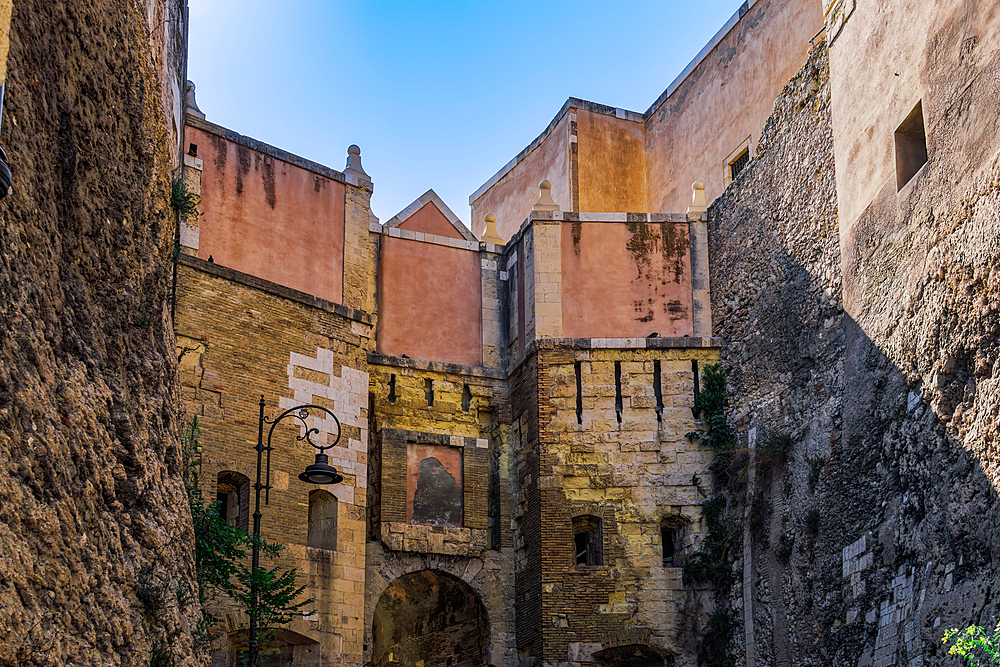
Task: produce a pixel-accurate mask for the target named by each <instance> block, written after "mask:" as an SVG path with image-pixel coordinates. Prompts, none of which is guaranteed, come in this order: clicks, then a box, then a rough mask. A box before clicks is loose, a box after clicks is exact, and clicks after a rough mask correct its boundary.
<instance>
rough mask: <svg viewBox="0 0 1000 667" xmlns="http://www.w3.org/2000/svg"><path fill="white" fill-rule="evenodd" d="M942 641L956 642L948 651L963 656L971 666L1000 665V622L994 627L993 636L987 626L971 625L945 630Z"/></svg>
mask: <svg viewBox="0 0 1000 667" xmlns="http://www.w3.org/2000/svg"><path fill="white" fill-rule="evenodd" d="M941 641H943V642H944V643H946V644H947V643H948V642H954V643H955V645H954V646H952V647H951V648H949V649H948V653H950V654H951V655H957V656H961V657H962V659H963V661H964V662H965V664H966V665H968V666H969V667H986V666H987V665H1000V623H997V625H996V627H995V628H993V634H992V636H991V635H989V634H988V633H987V632H986V629H985V628H983V627H980V626H978V625H970V626H969V627H967V628H965V629H964V630H959V629H958V628H952V629H950V630H945V633H944V637H942V638H941Z"/></svg>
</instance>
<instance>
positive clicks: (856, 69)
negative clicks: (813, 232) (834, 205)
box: [828, 0, 1000, 235]
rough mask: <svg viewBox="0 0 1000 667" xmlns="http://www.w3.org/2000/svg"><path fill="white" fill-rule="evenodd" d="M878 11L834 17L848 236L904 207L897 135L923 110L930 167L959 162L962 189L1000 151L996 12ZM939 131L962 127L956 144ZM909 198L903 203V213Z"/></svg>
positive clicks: (841, 199)
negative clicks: (865, 216) (885, 200)
mask: <svg viewBox="0 0 1000 667" xmlns="http://www.w3.org/2000/svg"><path fill="white" fill-rule="evenodd" d="M878 7H879V8H878V9H876V6H874V5H872V4H871V3H866V2H858V3H857V6H856V7H855V4H854V3H853V2H840V3H834V7H833V8H832V9H831V11H830V13H829V15H828V16H829V21H830V27H829V28H828V33H829V35H828V39H829V41H830V70H831V72H832V79H831V86H832V94H833V95H832V100H833V101H832V107H833V138H834V150H835V153H836V155H837V166H838V169H837V201H838V204H839V206H840V221H841V222H840V224H841V234H842V235H844V234H847V233H848V231H849V230H850V229H851V227H852V226H853V225H854V224H855V223H856V222H857V220H858V218H859V217H860V216H861V214H862V213H863V212H864V210H865V209H866V208H868V206H869V205H870V204H872V202H874V201H875V200H876V199H881V198H882V197H883V195H884V196H886V197H890V198H892V199H896V198H897V195H896V189H897V188H896V166H895V164H896V162H895V151H894V147H893V143H894V142H893V133H894V131H895V130H896V128H897V127H898V126H899V125H900V123H902V122H903V120H904V119H905V118H906V116H907V114H909V113H910V111H911V110H912V109H913V107H914V106H915V105H916V103H917V102H922V107H923V115H924V125H925V128H926V137H927V149H928V153H929V154H930V159H932V160H933V159H934V155H935V154H937V155H940V154H942V153H943V152H947V153H949V154H954V155H955V156H956V159H954V160H952V161H951V162H950V163H949V168H950V169H952V170H954V171H953V176H952V178H953V179H954V180H955V181H956V182H957V181H961V180H965V179H969V178H974V177H976V176H977V175H978V173H979V172H980V171H981V170H982V169H983V168H984V167H985V165H987V164H989V158H990V157H991V155H992V150H993V149H995V146H996V136H997V133H998V121H997V116H998V104H997V102H996V99H995V95H992V94H990V93H987V92H986V91H987V90H988V88H989V87H988V86H986V85H985V83H984V78H985V79H987V80H988V79H989V77H990V75H991V71H994V70H993V67H994V65H993V63H994V62H995V55H996V53H997V51H998V50H1000V8H998V7H997V5H996V3H990V2H968V1H967V0H944V1H942V2H934V3H929V4H926V5H922V6H921V8H920V11H910V10H909V9H908V8H906V7H905V6H904V5H901V4H897V3H890V4H887V5H885V6H884V7H883V6H881V5H879V6H878ZM994 89H995V86H994ZM942 123H948V124H956V123H957V129H956V130H948V131H947V137H948V141H949V142H950V143H945V142H944V140H943V139H944V136H943V135H944V134H945V131H944V130H943V128H942V127H941V124H942ZM957 156H962V158H960V159H958V158H957ZM841 164H843V165H844V168H841ZM848 165H850V167H849V168H848ZM918 178H919V177H918ZM910 189H912V188H907V189H906V191H904V192H900V194H899V196H898V197H899V201H900V206H901V207H902V208H904V209H905V208H907V205H906V203H905V202H904V199H905V197H906V193H907V192H909V190H910Z"/></svg>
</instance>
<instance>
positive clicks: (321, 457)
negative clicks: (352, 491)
mask: <svg viewBox="0 0 1000 667" xmlns="http://www.w3.org/2000/svg"><path fill="white" fill-rule="evenodd" d="M299 479H301V480H302V481H303V482H305V483H307V484H339V483H340V482H343V481H344V478H343V476H341V474H340V473H339V472H337V469H336V468H334V467H333V466H332V465H330V463H329V458H328V457H327V455H326V454H317V455H316V463H314V464H312V465H311V466H307V467H306V471H305V472H304V473H302V474H301V475H299Z"/></svg>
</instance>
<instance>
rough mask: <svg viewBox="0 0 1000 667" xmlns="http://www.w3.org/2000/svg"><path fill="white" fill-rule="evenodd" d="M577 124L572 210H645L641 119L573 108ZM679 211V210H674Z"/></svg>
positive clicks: (643, 146) (643, 145)
mask: <svg viewBox="0 0 1000 667" xmlns="http://www.w3.org/2000/svg"><path fill="white" fill-rule="evenodd" d="M574 111H575V113H576V126H577V145H578V147H579V148H578V149H577V156H578V157H577V164H578V167H577V173H578V174H579V176H578V180H577V184H576V187H575V188H574V189H576V190H577V191H578V192H579V205H578V206H577V208H571V207H570V206H569V205H568V204H569V202H567V203H566V205H564V206H562V208H563V209H564V210H575V211H649V210H652V209H650V208H648V206H647V203H646V147H645V138H646V131H645V127H644V126H643V124H642V123H641V122H637V121H635V120H628V119H625V118H617V117H615V116H609V115H607V114H603V113H598V112H595V111H589V110H587V109H574ZM677 210H682V209H677Z"/></svg>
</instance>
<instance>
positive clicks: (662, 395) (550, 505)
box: [512, 338, 718, 665]
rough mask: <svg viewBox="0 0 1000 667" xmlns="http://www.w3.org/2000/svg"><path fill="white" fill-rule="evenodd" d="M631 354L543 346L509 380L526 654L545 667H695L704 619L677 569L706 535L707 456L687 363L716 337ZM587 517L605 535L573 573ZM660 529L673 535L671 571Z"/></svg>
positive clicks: (661, 342) (713, 352)
mask: <svg viewBox="0 0 1000 667" xmlns="http://www.w3.org/2000/svg"><path fill="white" fill-rule="evenodd" d="M623 342H624V341H618V340H617V339H615V340H614V341H603V340H601V339H593V340H579V339H577V340H570V339H563V340H559V341H552V340H547V341H539V342H536V343H534V344H533V345H532V347H531V348H529V351H528V359H526V361H525V362H524V364H522V368H520V369H518V370H517V371H515V373H514V375H515V377H517V376H518V375H520V374H527V375H526V376H525V379H524V380H523V381H521V382H517V381H515V383H514V387H513V388H512V402H513V403H514V405H515V406H520V405H522V404H523V406H524V407H523V411H522V412H520V414H518V413H517V412H515V420H514V429H513V430H514V435H513V440H514V442H515V444H514V446H513V447H514V450H515V452H516V456H515V457H514V459H513V464H514V466H515V469H514V471H512V478H513V479H516V480H517V481H518V485H517V486H516V487H515V498H514V504H515V506H514V513H513V518H514V526H515V530H514V545H515V547H516V548H517V550H518V551H517V554H518V555H517V561H516V568H517V572H518V577H517V582H518V584H517V585H518V602H517V604H518V621H519V626H518V644H519V648H521V649H522V650H524V651H525V653H526V655H531V656H535V657H536V658H540V659H542V660H544V661H545V662H546V663H565V662H569V663H587V662H595V661H598V660H611V661H612V662H613V659H612V653H611V652H612V651H613V650H614V649H618V648H621V646H623V645H628V646H629V647H630V649H629V650H633V651H637V652H638V653H637V654H636V655H635V656H633V658H632V659H634V660H640V659H641V660H646V661H648V660H654V661H660V660H664V659H670V660H674V659H676V664H681V665H687V664H694V651H693V650H692V644H691V640H692V638H693V637H694V635H695V634H696V633H692V632H691V630H697V629H699V628H700V624H699V622H698V621H699V619H700V620H702V621H703V620H704V618H705V617H704V615H703V611H704V610H705V608H706V607H705V606H704V604H703V603H704V601H703V600H701V601H700V600H698V599H697V595H695V596H694V597H692V595H691V591H688V590H685V588H684V586H683V585H682V583H681V567H680V565H681V563H682V562H683V560H684V558H685V557H686V556H687V555H689V554H691V553H693V551H694V550H695V549H696V548H697V546H698V544H699V539H700V535H701V533H702V532H703V528H702V526H701V516H700V510H699V507H700V505H701V504H702V502H703V501H704V497H705V493H706V492H707V491H708V486H707V480H708V478H709V475H708V463H709V461H710V459H711V451H710V450H708V449H706V448H704V447H702V446H700V445H699V444H698V443H697V441H696V440H692V439H689V438H688V437H687V434H688V433H690V432H692V431H696V430H697V429H698V428H699V424H698V422H696V421H695V417H694V414H693V410H692V408H693V406H694V396H695V387H694V375H693V370H692V369H693V363H698V364H700V365H701V366H704V365H705V364H706V363H710V362H712V361H715V360H717V359H718V350H717V348H716V347H715V346H714V344H713V341H712V340H709V339H692V338H672V339H667V338H657V339H649V340H645V339H640V340H639V341H636V342H632V343H631V344H632V346H633V347H631V348H629V347H624V348H623V347H621V345H622V344H623ZM532 376H534V377H533V378H532ZM531 379H533V380H534V381H533V382H532V381H531ZM532 394H537V406H538V407H537V410H538V412H537V417H536V416H535V413H534V411H533V410H532V408H533V405H532V402H533V401H532V400H531V399H532ZM516 409H517V407H515V410H516ZM535 420H537V421H535ZM536 433H537V436H536V435H535V434H536ZM535 438H537V440H535ZM536 442H537V444H536ZM699 478H700V479H703V480H705V482H706V486H705V488H704V489H703V488H701V487H700V486H699V484H700V483H699V481H698V479H699ZM579 517H591V519H588V520H589V521H591V522H593V523H595V524H597V525H599V532H598V542H597V543H596V544H593V543H591V544H588V546H587V549H588V551H589V550H590V549H592V548H594V547H596V548H597V549H598V550H599V552H600V555H599V557H597V558H596V559H594V562H591V560H590V559H588V561H587V562H586V563H579V555H578V550H579V545H578V544H577V543H576V542H575V540H576V534H575V533H576V532H577V531H576V529H575V528H574V522H575V520H576V519H578V518H579ZM595 519H596V521H595ZM664 527H668V528H669V530H668V534H669V533H670V531H673V530H676V531H677V532H678V535H677V537H676V547H677V548H676V551H675V553H676V556H677V558H676V560H672V561H671V562H670V563H669V564H665V562H664V553H663V550H662V543H661V539H662V535H663V529H664ZM692 603H693V604H692ZM522 615H523V616H524V617H525V618H526V619H527V620H526V621H525V622H524V625H525V626H527V627H523V626H522V625H521V617H522ZM532 626H533V627H532ZM635 629H644V630H645V631H646V635H645V638H644V639H643V640H642V642H641V644H639V645H634V646H633V645H632V644H630V643H629V642H626V641H625V640H624V639H622V637H623V636H624V635H625V634H626V633H627V632H628V631H629V630H635ZM522 632H523V633H524V635H525V636H524V637H522V634H521V633H522ZM623 642H624V644H623ZM602 651H603V652H606V653H602Z"/></svg>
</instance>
